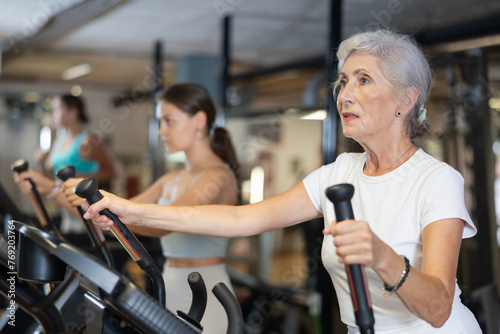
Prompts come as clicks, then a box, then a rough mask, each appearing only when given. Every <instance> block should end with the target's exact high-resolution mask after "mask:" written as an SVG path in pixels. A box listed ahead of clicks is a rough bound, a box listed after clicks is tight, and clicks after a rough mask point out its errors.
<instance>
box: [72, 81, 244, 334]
mask: <svg viewBox="0 0 500 334" xmlns="http://www.w3.org/2000/svg"><path fill="white" fill-rule="evenodd" d="M215 116H216V108H215V105H214V103H213V101H212V99H211V98H210V96H209V94H208V93H207V91H206V90H205V89H204V88H203V87H201V86H199V85H196V84H190V83H185V84H177V85H173V86H171V87H170V88H168V89H166V90H165V91H163V92H162V93H160V95H159V107H158V109H157V118H158V121H159V122H160V130H159V134H160V136H161V139H162V141H163V143H164V144H165V148H166V151H167V152H168V153H175V152H184V153H185V156H186V160H185V165H184V168H182V169H180V170H176V171H172V172H169V173H167V174H166V175H164V176H162V177H161V178H159V179H158V180H157V181H156V182H155V183H154V184H153V185H151V186H150V187H149V188H148V189H146V190H145V191H144V192H143V193H141V194H139V195H137V196H136V197H134V198H132V199H131V200H132V201H133V202H138V203H155V204H161V205H169V206H180V205H182V206H185V205H189V206H190V205H207V204H227V205H236V204H239V202H240V200H239V197H240V195H239V194H240V190H239V181H238V180H239V164H238V161H237V159H236V154H235V151H234V148H233V145H232V143H231V139H230V137H229V133H228V132H227V131H226V130H225V129H224V128H220V127H214V121H215ZM73 186H74V183H73V184H72V183H67V185H66V194H67V195H68V198H69V199H70V200H72V201H73V202H74V203H75V204H81V202H82V201H81V199H79V198H75V195H73V194H72V189H73ZM132 231H133V232H134V233H137V234H141V235H144V236H151V237H159V238H160V242H161V245H162V250H163V255H164V256H165V257H166V258H167V260H166V263H165V266H164V269H163V278H164V280H165V285H166V293H167V296H166V297H167V298H166V306H167V308H169V309H170V310H171V311H174V312H175V311H177V310H182V311H184V312H187V311H189V307H190V304H191V299H192V295H191V290H190V289H189V286H188V283H187V277H188V275H189V274H190V273H191V272H193V271H197V272H199V273H200V274H201V275H202V276H203V279H204V281H205V284H206V286H207V290H208V303H207V308H206V311H205V315H204V317H203V319H202V321H201V324H202V326H203V333H208V334H220V333H225V332H226V330H227V317H226V313H225V311H224V309H223V308H222V306H221V304H220V303H219V302H218V301H217V300H216V299H215V297H214V296H213V294H211V293H210V291H211V290H212V288H213V286H214V285H215V284H217V283H219V282H224V283H225V284H226V285H227V286H228V287H230V288H231V282H230V280H229V277H228V275H227V272H226V267H225V264H224V257H225V254H226V247H227V239H226V238H213V237H206V236H198V235H192V234H183V233H174V232H172V233H171V232H169V231H165V230H163V229H153V228H142V227H138V226H134V227H132Z"/></svg>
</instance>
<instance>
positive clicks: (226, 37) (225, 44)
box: [219, 15, 231, 119]
mask: <svg viewBox="0 0 500 334" xmlns="http://www.w3.org/2000/svg"><path fill="white" fill-rule="evenodd" d="M230 64H231V16H229V15H226V16H224V18H223V19H222V49H221V70H220V92H219V94H220V101H219V104H220V108H221V112H222V115H221V116H222V119H224V116H225V114H226V111H227V96H226V92H227V89H228V87H229V85H230V84H231V82H230V76H229V65H230Z"/></svg>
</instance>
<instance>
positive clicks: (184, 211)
mask: <svg viewBox="0 0 500 334" xmlns="http://www.w3.org/2000/svg"><path fill="white" fill-rule="evenodd" d="M104 208H108V209H109V210H110V211H111V212H114V213H115V214H116V215H118V216H119V217H120V219H122V221H123V222H124V223H125V224H128V225H136V226H147V227H153V228H159V229H166V230H170V231H176V232H183V233H189V234H198V235H208V236H218V237H236V236H249V235H255V234H259V233H263V232H267V231H271V230H275V229H279V228H284V227H287V226H291V225H294V224H297V223H299V222H303V221H306V220H309V219H313V218H318V217H321V214H320V213H319V212H318V211H317V210H316V208H315V207H314V205H313V204H312V202H311V200H310V199H309V196H308V195H307V192H306V190H305V187H304V185H303V184H302V182H301V183H299V184H297V185H296V186H295V187H293V188H292V189H290V190H288V191H286V192H284V193H282V194H280V195H277V196H274V197H271V198H269V199H266V200H264V201H261V202H259V203H256V204H251V205H244V206H230V205H204V206H181V207H177V206H161V205H155V204H137V203H132V202H130V201H127V200H124V199H119V198H116V197H114V198H112V197H109V196H105V198H103V199H102V200H101V201H99V202H97V203H96V204H94V205H92V206H91V207H90V208H89V209H88V212H87V214H86V216H85V217H86V218H90V219H92V220H93V221H94V222H95V223H96V224H98V225H99V226H100V227H101V228H103V229H109V227H110V226H111V224H112V223H111V221H110V220H109V219H108V218H107V217H104V216H100V215H99V211H101V210H102V209H104Z"/></svg>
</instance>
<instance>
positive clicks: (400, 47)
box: [333, 29, 432, 141]
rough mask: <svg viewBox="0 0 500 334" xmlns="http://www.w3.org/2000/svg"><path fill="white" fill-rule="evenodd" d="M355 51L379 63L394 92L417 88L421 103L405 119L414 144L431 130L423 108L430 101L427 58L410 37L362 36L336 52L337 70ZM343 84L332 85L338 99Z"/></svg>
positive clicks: (389, 33)
mask: <svg viewBox="0 0 500 334" xmlns="http://www.w3.org/2000/svg"><path fill="white" fill-rule="evenodd" d="M355 51H361V52H367V53H368V54H371V55H373V56H375V57H377V58H378V59H379V60H380V64H381V67H382V73H383V74H384V75H385V77H386V78H387V80H389V81H390V82H391V83H392V84H393V85H394V88H395V92H398V91H401V90H403V89H406V88H408V87H415V88H416V89H417V91H418V99H417V102H416V103H415V105H414V106H413V108H412V110H411V111H410V113H409V115H408V116H407V118H406V119H405V125H406V134H407V135H408V137H410V139H411V140H412V141H415V140H417V139H420V138H422V137H423V136H424V135H425V134H426V133H427V132H428V129H429V124H428V123H427V121H426V120H425V108H424V104H425V102H426V101H427V99H428V98H429V94H430V90H431V85H432V73H431V69H430V66H429V63H428V61H427V58H426V57H425V55H424V54H423V53H422V51H421V50H420V48H419V47H418V45H417V43H416V42H415V40H413V39H412V38H411V37H410V36H407V35H403V34H399V33H396V32H393V31H390V30H385V29H382V30H376V31H369V32H363V33H359V34H356V35H353V36H351V37H349V38H348V39H346V40H344V41H343V42H342V43H340V46H339V49H338V51H337V59H338V61H339V63H338V70H339V72H340V71H341V70H342V67H343V66H344V64H345V62H346V60H347V58H348V57H349V55H351V54H352V53H353V52H355ZM339 89H340V80H339V79H338V78H337V81H335V83H334V84H333V90H334V96H335V98H337V95H338V93H339Z"/></svg>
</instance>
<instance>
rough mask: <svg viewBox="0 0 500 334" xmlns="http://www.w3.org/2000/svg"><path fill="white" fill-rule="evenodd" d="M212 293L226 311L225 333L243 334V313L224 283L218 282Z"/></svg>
mask: <svg viewBox="0 0 500 334" xmlns="http://www.w3.org/2000/svg"><path fill="white" fill-rule="evenodd" d="M212 292H213V293H214V295H215V297H216V298H217V299H218V300H219V302H220V303H221V304H222V306H223V307H224V310H225V311H226V314H227V321H228V324H227V332H226V333H227V334H240V333H243V313H242V312H241V307H240V305H239V304H238V301H237V300H236V297H235V296H234V294H233V293H232V292H231V290H229V288H228V287H227V286H226V285H225V284H224V283H222V282H220V283H217V284H216V285H215V286H214V288H213V289H212Z"/></svg>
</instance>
